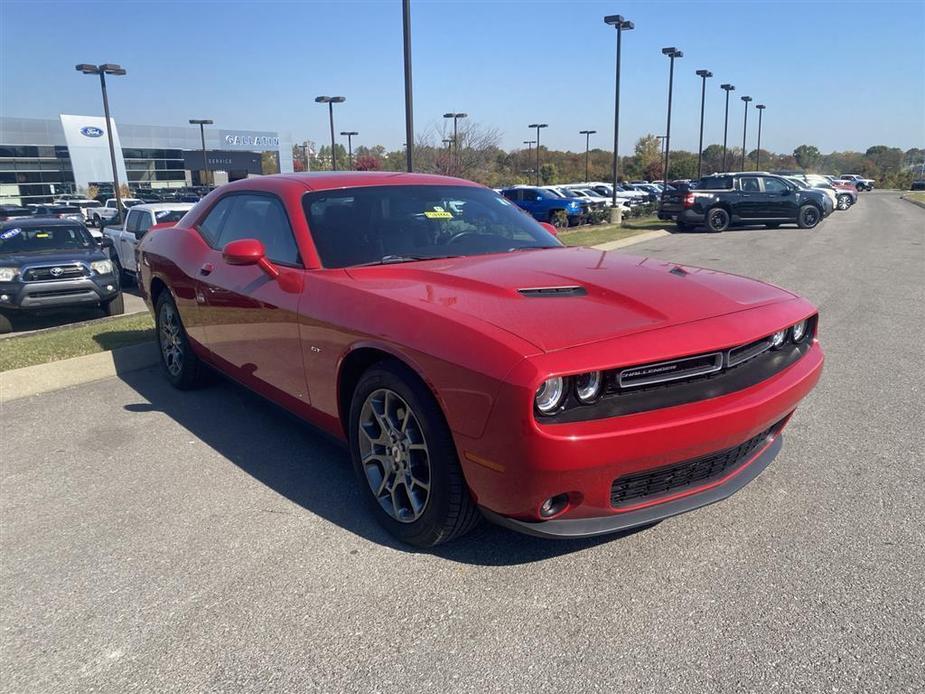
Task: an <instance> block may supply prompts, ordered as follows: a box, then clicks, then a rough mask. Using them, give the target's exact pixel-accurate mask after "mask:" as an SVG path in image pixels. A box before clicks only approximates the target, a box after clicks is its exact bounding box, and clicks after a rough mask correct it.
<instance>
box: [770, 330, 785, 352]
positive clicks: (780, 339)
mask: <svg viewBox="0 0 925 694" xmlns="http://www.w3.org/2000/svg"><path fill="white" fill-rule="evenodd" d="M786 339H787V331H786V330H778V331H777V332H776V333H774V334H773V335H771V349H777V348H778V347H780V346H781V345H782V344H784V340H786Z"/></svg>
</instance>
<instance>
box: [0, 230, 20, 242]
mask: <svg viewBox="0 0 925 694" xmlns="http://www.w3.org/2000/svg"><path fill="white" fill-rule="evenodd" d="M21 233H22V229H20V228H19V227H16V228H15V229H8V230H7V231H4V232H3V233H2V234H0V240H3V241H6V240H7V239H11V238H13V237H14V236H19V235H20V234H21Z"/></svg>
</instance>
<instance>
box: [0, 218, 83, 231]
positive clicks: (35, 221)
mask: <svg viewBox="0 0 925 694" xmlns="http://www.w3.org/2000/svg"><path fill="white" fill-rule="evenodd" d="M48 226H55V227H73V226H83V225H82V224H81V223H80V222H75V221H74V220H73V219H58V218H57V217H24V218H22V219H11V220H10V221H8V222H0V229H13V228H22V229H28V228H31V227H48Z"/></svg>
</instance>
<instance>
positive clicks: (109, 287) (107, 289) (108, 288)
mask: <svg viewBox="0 0 925 694" xmlns="http://www.w3.org/2000/svg"><path fill="white" fill-rule="evenodd" d="M113 289H115V287H113V286H112V285H111V284H107V285H106V291H108V292H111V291H112V290H113Z"/></svg>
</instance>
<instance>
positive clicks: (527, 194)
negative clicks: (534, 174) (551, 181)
mask: <svg viewBox="0 0 925 694" xmlns="http://www.w3.org/2000/svg"><path fill="white" fill-rule="evenodd" d="M521 193H523V196H524V197H523V199H524V200H539V197H540V196H539V195H537V193H536V191H535V190H521Z"/></svg>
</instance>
